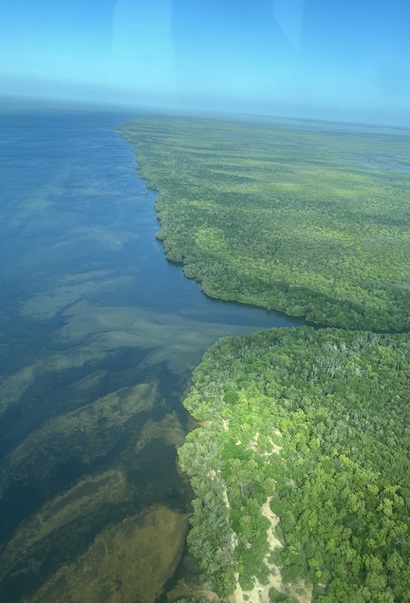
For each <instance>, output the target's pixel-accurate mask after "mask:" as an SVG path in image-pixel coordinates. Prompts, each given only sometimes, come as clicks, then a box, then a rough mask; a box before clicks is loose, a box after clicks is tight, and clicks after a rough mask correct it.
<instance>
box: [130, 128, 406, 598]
mask: <svg viewBox="0 0 410 603" xmlns="http://www.w3.org/2000/svg"><path fill="white" fill-rule="evenodd" d="M121 133H122V135H123V136H124V138H126V139H127V140H129V141H131V142H133V143H136V144H137V146H136V149H135V150H136V152H137V155H138V161H139V165H140V170H141V174H142V175H143V176H144V177H145V178H147V180H148V184H149V186H151V187H152V188H154V189H156V190H158V191H159V193H160V195H159V197H158V201H157V206H156V207H157V209H158V212H159V213H158V217H159V219H160V220H161V230H160V233H159V234H158V238H160V239H161V240H163V241H164V247H165V252H166V255H167V258H168V259H170V260H172V261H175V262H180V263H182V264H183V265H184V272H185V275H186V276H187V277H189V278H194V279H196V280H197V281H199V282H200V283H201V284H202V287H203V290H204V291H205V292H206V293H207V294H208V295H210V296H213V297H216V298H220V299H226V300H235V301H239V302H244V303H250V304H255V305H259V306H263V307H265V308H267V309H275V310H281V311H283V312H286V313H287V314H290V315H295V316H303V317H305V318H306V319H308V320H309V321H312V322H315V323H318V324H321V325H331V326H334V327H342V329H354V330H342V329H335V328H322V329H319V330H314V329H312V328H308V327H304V328H302V329H290V330H284V329H273V330H270V331H266V332H261V333H257V334H254V335H248V336H246V337H235V338H232V337H230V338H226V339H225V340H223V341H221V342H219V343H218V344H216V345H215V346H213V347H212V348H211V349H210V350H209V351H208V352H207V354H206V355H205V356H204V358H203V361H202V363H201V364H200V366H199V367H198V368H197V369H196V371H195V372H194V375H193V385H192V389H191V391H190V393H189V395H188V397H187V399H186V400H185V406H186V408H187V409H188V410H189V412H190V413H191V414H192V416H193V417H194V418H196V419H197V420H198V421H202V422H203V425H202V427H201V428H200V429H196V430H195V431H193V432H191V433H190V434H189V435H188V436H187V439H186V442H185V444H184V446H183V447H182V448H180V450H179V459H180V465H181V467H182V469H183V470H184V471H185V472H186V473H188V474H189V476H190V477H191V483H192V487H193V489H194V493H195V496H196V498H195V500H194V501H193V508H194V513H193V517H192V519H191V523H192V529H191V531H190V533H189V536H188V543H189V546H190V550H191V552H192V553H193V554H194V556H195V557H197V558H198V559H199V562H200V566H201V569H202V578H203V580H204V582H205V584H206V586H208V587H209V588H211V589H213V590H214V591H215V592H216V593H218V595H219V596H221V597H225V596H227V595H229V594H230V593H232V591H233V590H234V588H235V586H236V585H237V582H238V580H239V584H240V586H241V587H242V589H243V590H245V591H250V590H252V588H253V587H254V586H258V587H260V585H263V586H264V588H265V591H264V592H265V593H267V596H268V598H269V600H270V601H272V602H273V601H285V602H288V603H290V602H292V603H293V602H294V601H299V594H300V592H301V589H303V588H304V587H305V586H309V588H310V585H312V589H313V590H312V600H313V601H315V602H318V603H366V602H371V603H405V602H410V594H409V593H410V566H409V562H408V560H409V559H410V544H409V534H408V527H409V518H410V480H409V476H410V408H409V402H408V398H409V365H408V359H409V357H410V336H409V334H408V333H406V332H404V333H401V334H397V333H396V334H393V333H391V331H400V330H401V331H405V330H408V328H409V326H410V295H409V289H410V278H409V270H408V253H409V249H410V234H409V233H410V231H409V225H410V205H409V202H408V199H409V183H410V173H409V172H410V163H409V160H408V145H409V142H410V141H409V137H408V136H404V135H391V134H389V133H378V134H376V133H371V132H370V131H369V132H366V133H365V134H362V133H360V132H359V131H357V130H356V131H350V132H347V131H346V130H341V129H339V130H338V129H337V128H333V129H330V128H328V129H327V130H324V129H323V130H319V129H317V128H316V129H310V130H309V129H307V128H305V129H301V128H299V129H296V128H293V129H290V128H287V129H286V128H284V127H282V128H281V127H278V126H272V125H269V124H264V125H250V124H244V123H242V124H234V123H231V122H216V121H211V120H198V119H197V120H195V119H179V118H178V119H177V118H142V119H138V120H135V121H133V122H130V123H128V124H125V126H124V127H123V129H122V132H121ZM359 329H363V330H359ZM372 331H373V332H372ZM375 331H376V332H375ZM381 331H390V333H389V334H387V333H385V334H382V333H380V332H381ZM306 596H307V595H306ZM245 600H246V595H245ZM305 600H306V599H305Z"/></svg>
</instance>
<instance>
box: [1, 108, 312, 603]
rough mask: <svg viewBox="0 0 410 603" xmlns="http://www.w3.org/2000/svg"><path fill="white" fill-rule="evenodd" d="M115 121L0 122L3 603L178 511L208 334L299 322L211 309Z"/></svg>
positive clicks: (62, 116) (35, 116) (7, 115)
mask: <svg viewBox="0 0 410 603" xmlns="http://www.w3.org/2000/svg"><path fill="white" fill-rule="evenodd" d="M131 117H134V115H131V114H129V113H126V112H93V111H78V110H74V109H73V110H65V111H62V110H60V111H57V110H52V111H51V110H49V111H41V110H39V109H37V110H32V111H30V110H28V109H26V110H25V111H19V112H15V113H13V112H12V111H10V110H8V111H7V112H3V113H1V114H0V182H1V191H2V192H1V209H0V253H1V258H2V270H1V286H0V297H1V306H0V333H1V340H0V360H1V380H0V454H1V471H0V516H1V517H2V531H1V535H0V547H1V548H0V581H1V585H0V600H1V601H2V602H3V603H8V602H11V601H20V600H22V597H23V596H24V595H27V596H31V595H32V596H33V597H34V598H33V601H34V600H41V601H44V602H46V601H48V600H52V599H51V598H50V597H52V596H55V595H51V594H50V596H49V598H47V597H48V595H46V594H44V592H43V593H42V594H40V595H38V597H40V598H39V599H35V596H36V595H35V593H36V592H37V591H38V589H39V588H40V586H41V585H44V584H48V581H50V580H51V581H52V580H60V581H61V579H62V578H61V573H59V572H61V568H62V567H63V566H64V567H67V568H69V569H67V570H64V571H66V574H67V572H68V573H69V572H71V571H72V568H73V564H75V563H77V566H76V568H77V569H76V570H75V571H76V572H77V574H78V572H79V569H78V568H79V567H81V563H82V562H81V560H82V559H83V558H84V559H85V557H83V556H84V555H86V554H88V553H87V551H89V550H90V547H91V545H92V543H94V542H95V539H98V538H99V537H100V536H101V534H105V532H104V530H107V529H116V526H121V525H122V523H121V522H123V521H124V519H125V518H129V517H134V516H137V515H138V514H141V513H143V512H144V511H146V510H147V509H151V508H154V509H155V508H156V506H158V505H161V506H162V507H166V508H167V509H171V510H172V511H173V512H175V513H178V514H180V515H183V514H184V513H187V512H189V510H190V496H191V491H190V487H189V484H188V483H187V482H186V480H185V479H184V477H183V476H181V475H180V473H179V472H178V470H177V466H176V447H177V446H179V445H180V444H181V443H182V441H183V438H184V435H185V434H186V433H187V431H188V430H189V429H191V428H192V427H193V425H192V423H190V420H189V417H188V416H187V414H186V413H185V411H184V409H183V407H182V404H181V400H182V399H183V396H184V392H185V391H186V388H187V387H188V384H189V378H190V374H191V372H192V369H193V368H194V366H195V365H196V364H197V363H198V362H199V360H200V358H201V356H202V355H203V353H204V352H205V351H206V349H207V348H208V347H209V346H210V345H211V344H212V343H213V342H215V341H217V340H218V339H219V338H220V337H223V336H225V335H232V334H244V333H248V332H250V331H254V330H257V329H262V328H269V327H273V326H276V327H289V326H299V325H300V324H301V322H300V321H298V320H294V319H289V318H287V317H285V316H283V315H280V314H276V313H268V312H266V311H264V310H260V309H257V308H251V307H246V306H240V305H236V304H230V303H225V302H218V301H215V300H211V299H209V298H207V297H206V296H205V295H203V293H202V292H201V290H200V287H199V286H198V285H197V284H196V283H194V282H192V281H189V280H187V279H185V278H184V276H183V274H182V271H181V269H180V268H179V267H178V266H174V265H172V264H170V263H169V262H167V261H166V260H165V258H164V256H163V250H162V245H161V244H160V243H159V242H158V241H157V240H156V239H155V238H154V235H155V233H156V232H157V230H158V222H157V220H156V217H155V210H154V202H155V193H154V192H153V191H149V190H147V189H146V185H145V182H144V181H143V180H142V179H140V178H139V177H138V175H137V173H136V171H135V166H136V162H135V155H134V154H133V152H132V150H131V146H130V145H129V144H128V143H126V142H125V141H124V140H122V139H121V138H120V137H119V136H118V134H117V133H116V132H115V127H116V126H117V125H118V124H119V123H121V122H122V121H125V120H127V119H130V118H131ZM162 507H161V508H162ZM118 529H120V528H118ZM136 537H138V536H136ZM161 538H162V536H161V533H158V535H157V540H158V542H159V545H160V544H161ZM90 554H91V553H90ZM107 554H108V553H107ZM184 555H185V553H184V554H183V556H182V557H181V558H180V557H178V563H176V562H175V563H174V566H175V567H174V566H173V569H172V571H171V572H170V575H168V576H167V588H171V587H172V585H173V580H174V581H176V579H177V578H178V577H181V576H182V577H183V576H184V571H185V570H184V568H186V567H187V566H188V565H189V563H188V561H187V559H186V557H184ZM84 563H85V562H84ZM113 565H114V562H113ZM73 571H74V570H73ZM186 571H188V570H186ZM74 573H75V572H74ZM66 574H65V575H66ZM67 575H68V574H67ZM71 575H72V574H70V576H71ZM173 576H174V578H173ZM122 579H123V578H122V577H120V578H118V580H119V581H120V582H121V580H122ZM135 580H138V576H136V577H135ZM68 584H69V578H67V576H66V578H65V582H64V585H63V586H62V587H61V588H62V589H63V590H64V588H66V587H67V588H68V586H67V585H68ZM118 588H119V587H118ZM140 588H143V587H140ZM63 590H62V591H61V592H62V593H63ZM160 590H161V589H160ZM50 592H51V591H50ZM61 596H62V598H61V600H62V601H63V600H66V599H64V598H63V594H62V595H61ZM150 596H151V595H150ZM150 596H147V599H146V600H147V601H148V600H151V599H150ZM164 596H165V595H164ZM30 600H31V599H30ZM67 600H69V599H67ZM70 600H71V599H70ZM73 600H74V599H73ZM93 600H95V601H98V600H100V598H98V597H97V596H96V598H95V599H92V595H89V597H88V599H87V601H88V603H93ZM107 600H113V601H114V600H116V599H115V597H114V598H112V599H107ZM141 600H142V601H143V600H144V599H141Z"/></svg>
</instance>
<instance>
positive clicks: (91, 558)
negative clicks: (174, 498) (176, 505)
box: [23, 505, 188, 603]
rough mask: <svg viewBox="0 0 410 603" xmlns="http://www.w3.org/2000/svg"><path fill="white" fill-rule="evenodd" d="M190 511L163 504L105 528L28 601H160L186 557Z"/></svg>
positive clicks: (69, 602)
mask: <svg viewBox="0 0 410 603" xmlns="http://www.w3.org/2000/svg"><path fill="white" fill-rule="evenodd" d="M187 531H188V515H187V514H184V515H182V514H179V513H176V512H175V511H172V510H171V509H169V508H168V507H165V506H163V505H158V506H154V507H151V508H150V509H148V510H147V511H144V512H143V513H140V514H138V515H134V516H131V517H128V518H127V519H125V520H124V521H122V522H121V523H117V524H115V525H113V526H110V527H108V528H106V529H105V530H103V531H102V532H100V534H99V535H98V536H97V537H96V538H95V540H94V542H93V544H92V545H91V546H90V548H89V549H88V550H87V551H86V552H85V553H84V554H83V555H81V556H80V557H79V558H78V559H77V560H76V561H75V562H74V563H72V564H70V565H65V566H63V567H62V568H60V569H59V570H58V571H57V572H56V573H55V574H54V575H53V576H52V577H51V578H50V579H49V580H48V581H47V582H46V583H45V584H44V585H43V586H42V587H41V588H40V589H39V590H38V591H37V592H36V593H35V594H34V595H33V596H32V597H29V598H26V599H24V600H23V602H24V603H56V601H58V602H59V603H84V602H87V603H123V602H124V601H139V602H140V603H154V602H155V600H156V598H157V597H158V596H159V595H160V594H161V593H162V591H163V588H164V585H165V583H166V581H167V580H168V579H169V578H170V577H171V576H172V574H173V573H174V571H175V568H176V567H177V565H178V562H179V560H180V557H181V554H182V551H183V548H184V544H185V537H186V534H187Z"/></svg>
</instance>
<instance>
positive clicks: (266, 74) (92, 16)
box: [0, 0, 410, 125]
mask: <svg viewBox="0 0 410 603" xmlns="http://www.w3.org/2000/svg"><path fill="white" fill-rule="evenodd" d="M409 30H410V1H409V0H388V1H380V0H344V1H337V0H236V1H235V0H70V1H67V0H60V2H56V1H55V0H53V2H51V1H50V0H35V1H33V0H13V2H12V1H11V0H8V1H7V0H6V1H5V2H3V4H2V8H1V9H0V58H1V61H0V86H1V88H0V92H1V93H3V94H9V95H15V94H17V95H22V96H25V95H26V96H40V97H52V98H67V99H78V100H87V101H106V102H108V103H124V104H135V105H139V106H144V105H147V106H155V107H164V108H167V107H170V108H176V109H193V110H195V109H201V110H207V109H210V110H218V111H234V112H246V113H263V114H273V115H285V116H286V115H288V116H293V117H298V116H299V117H312V118H323V119H340V120H353V121H367V122H369V121H370V122H384V123H393V124H400V123H402V124H404V125H410V35H409Z"/></svg>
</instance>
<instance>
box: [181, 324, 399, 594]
mask: <svg viewBox="0 0 410 603" xmlns="http://www.w3.org/2000/svg"><path fill="white" fill-rule="evenodd" d="M409 357H410V337H409V335H407V334H405V335H380V334H379V335H377V334H374V333H369V332H346V331H341V330H337V329H320V330H313V329H310V328H307V327H304V328H302V329H289V330H285V329H273V330H270V331H264V332H261V333H257V334H254V335H248V336H245V337H235V338H226V339H224V340H222V341H221V342H219V343H218V344H216V345H215V346H214V347H213V348H211V350H210V351H208V352H207V354H206V355H205V357H204V359H203V361H202V363H201V365H200V366H199V367H198V368H197V369H196V371H195V373H194V377H193V387H192V391H191V393H190V395H189V396H188V398H187V399H186V402H185V405H186V407H187V409H188V410H189V412H190V413H191V414H192V415H193V416H194V417H195V418H197V419H198V420H202V421H204V420H205V421H209V422H210V425H209V426H208V427H207V428H200V429H197V430H195V431H193V432H191V433H190V434H189V435H188V437H187V441H186V444H185V445H184V446H183V448H182V449H180V451H179V455H180V463H181V466H182V468H183V469H184V470H185V471H186V472H187V473H189V475H190V476H191V478H192V486H193V488H194V491H195V494H196V496H197V499H196V500H195V501H194V510H195V513H194V517H193V520H192V526H193V527H192V529H191V532H190V534H189V537H188V542H189V544H190V547H191V550H192V551H193V553H194V555H196V556H198V557H199V558H200V560H201V567H202V570H203V578H204V580H205V581H206V582H207V583H208V584H209V585H210V586H211V587H212V588H215V589H216V591H217V592H218V593H219V594H220V595H226V594H228V593H229V592H230V591H231V590H232V588H233V584H234V573H235V571H237V572H239V576H240V583H241V585H242V586H243V588H245V589H249V588H250V587H252V584H253V581H254V578H255V577H256V578H257V579H258V580H259V581H260V582H262V583H264V581H266V579H267V577H268V575H269V572H270V568H269V563H264V559H265V557H266V554H267V553H268V552H269V550H268V544H267V539H266V531H267V529H268V528H269V521H268V519H267V518H266V517H264V516H263V515H262V514H261V513H260V508H261V506H262V505H263V503H264V502H265V501H266V499H267V497H268V496H272V499H271V502H270V506H271V510H272V511H273V512H274V513H276V514H277V515H278V516H279V517H280V523H279V525H278V526H277V528H276V534H277V536H278V537H279V539H280V541H281V544H282V546H283V548H279V547H278V549H277V550H276V551H275V552H274V554H273V555H272V556H271V559H270V560H269V561H270V562H271V563H272V562H273V563H275V564H278V565H279V566H280V567H282V568H283V579H284V581H285V582H294V581H296V580H297V579H299V578H303V579H305V580H306V581H307V582H309V583H312V584H313V585H314V591H313V595H314V600H315V601H318V602H320V603H351V602H352V601H354V602H355V603H356V602H357V603H359V602H362V601H363V602H364V601H372V602H383V603H384V602H386V603H387V602H394V601H401V602H403V601H410V571H409V565H408V560H409V558H410V544H409V538H408V536H409V534H408V522H409V511H410V509H409V500H410V482H409V475H410V454H409V451H410V450H409V449H410V446H409V444H410V408H409V404H408V393H409V373H408V359H409ZM227 501H228V502H229V504H227ZM272 600H275V599H272ZM276 600H279V599H276Z"/></svg>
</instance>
